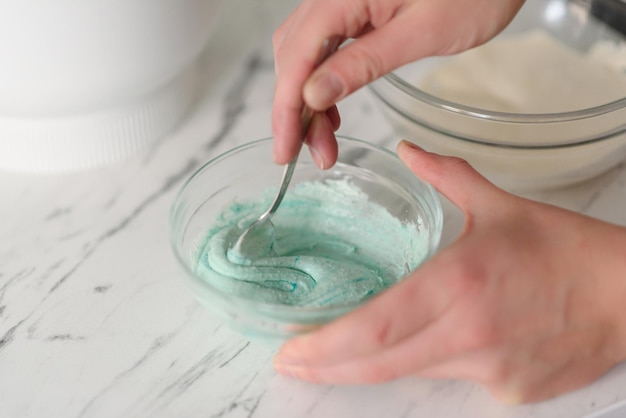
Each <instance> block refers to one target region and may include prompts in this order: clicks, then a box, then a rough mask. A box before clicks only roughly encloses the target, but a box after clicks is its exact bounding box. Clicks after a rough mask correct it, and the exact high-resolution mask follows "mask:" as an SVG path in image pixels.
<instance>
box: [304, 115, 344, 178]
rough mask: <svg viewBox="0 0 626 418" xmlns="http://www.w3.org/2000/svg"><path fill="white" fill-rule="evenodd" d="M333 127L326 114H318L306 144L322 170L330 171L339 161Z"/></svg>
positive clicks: (312, 123)
mask: <svg viewBox="0 0 626 418" xmlns="http://www.w3.org/2000/svg"><path fill="white" fill-rule="evenodd" d="M333 132H334V130H333V125H332V122H331V121H330V119H329V118H328V116H327V115H326V113H316V114H314V115H313V119H312V120H311V126H310V127H309V130H308V132H307V135H306V138H305V141H304V142H305V143H306V144H307V145H308V146H309V152H310V153H311V157H312V158H313V161H314V162H315V165H317V166H318V167H319V168H320V169H321V170H325V169H328V168H330V167H332V166H333V165H334V164H335V161H337V153H338V149H337V140H336V139H335V134H334V133H333Z"/></svg>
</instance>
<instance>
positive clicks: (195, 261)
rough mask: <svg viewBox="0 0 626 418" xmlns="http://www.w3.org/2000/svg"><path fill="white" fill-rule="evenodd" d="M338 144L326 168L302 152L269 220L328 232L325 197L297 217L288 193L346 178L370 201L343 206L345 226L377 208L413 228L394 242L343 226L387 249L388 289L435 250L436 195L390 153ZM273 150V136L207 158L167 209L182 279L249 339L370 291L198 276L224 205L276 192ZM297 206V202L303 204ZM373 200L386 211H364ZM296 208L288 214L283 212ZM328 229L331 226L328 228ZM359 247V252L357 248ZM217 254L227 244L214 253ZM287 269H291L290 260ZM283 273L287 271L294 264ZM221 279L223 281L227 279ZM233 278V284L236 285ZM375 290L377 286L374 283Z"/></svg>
mask: <svg viewBox="0 0 626 418" xmlns="http://www.w3.org/2000/svg"><path fill="white" fill-rule="evenodd" d="M338 141H339V157H338V162H337V164H336V165H335V166H334V167H333V168H332V169H329V170H325V171H321V170H319V169H317V168H316V167H315V165H314V163H313V161H312V159H311V158H310V156H309V153H308V152H302V153H301V155H300V159H299V161H298V164H297V166H296V170H295V172H294V176H293V179H292V182H291V184H290V186H289V190H288V192H287V193H288V194H287V196H286V197H285V200H284V201H283V203H282V204H281V206H280V207H279V208H278V211H277V212H276V213H275V215H274V217H273V218H272V223H273V224H274V225H276V235H277V236H278V231H279V227H281V226H282V225H284V224H286V222H287V221H288V220H289V219H291V221H294V220H295V222H296V223H298V224H306V223H307V222H309V219H314V221H313V223H312V224H311V225H312V226H311V230H312V231H317V230H318V229H319V231H320V233H322V232H323V230H324V228H326V229H327V231H326V233H328V234H330V235H332V234H334V230H333V229H332V228H336V227H337V224H332V222H331V223H330V224H329V225H330V227H328V226H327V225H326V226H325V225H323V223H324V219H325V217H326V216H327V213H325V212H324V210H325V207H329V206H328V203H326V202H324V201H322V202H321V203H320V204H319V207H318V206H315V205H314V204H312V203H311V204H309V203H308V201H306V199H305V203H304V206H307V205H310V207H311V208H313V209H310V212H309V215H302V213H304V212H297V211H296V212H290V208H294V207H297V205H293V202H292V201H290V200H289V199H292V200H293V198H292V197H290V196H291V194H293V193H296V192H297V191H298V190H306V187H305V186H306V185H310V184H324V185H327V184H338V183H340V184H343V183H341V182H349V183H350V184H352V185H354V186H356V187H357V188H358V189H360V191H361V192H363V193H364V194H365V195H366V200H367V205H365V206H363V207H362V208H360V207H359V206H360V205H359V204H355V205H352V206H351V205H350V204H346V208H344V209H346V213H344V214H343V216H344V217H345V223H346V224H352V223H353V222H355V220H357V221H358V220H361V219H363V218H362V217H363V216H365V217H367V216H369V215H368V213H374V216H375V217H377V219H378V218H379V217H380V216H390V217H393V221H394V222H397V223H398V225H400V226H401V228H402V229H403V230H404V229H406V230H407V231H411V235H410V236H409V239H406V240H399V241H400V242H395V241H393V240H390V239H389V238H388V237H386V236H385V234H384V233H380V231H376V230H375V229H376V228H377V226H376V222H372V224H371V225H365V226H363V224H361V226H360V227H357V228H353V230H350V233H349V235H350V236H354V240H357V241H359V242H357V243H356V244H358V245H357V246H360V245H361V244H370V245H371V248H375V250H376V251H377V252H378V251H380V253H381V254H385V256H387V255H388V254H391V255H392V257H390V258H389V260H383V261H384V262H387V261H389V262H390V263H391V268H392V269H393V271H394V272H395V273H394V274H395V276H394V277H392V278H391V280H390V281H389V282H388V283H385V286H384V287H385V288H386V287H388V286H391V285H393V284H394V283H396V282H398V281H400V280H402V278H403V277H405V276H406V275H407V274H408V273H409V272H410V271H412V270H413V269H415V268H416V267H417V266H418V265H420V264H421V263H422V262H424V261H425V260H427V259H428V258H430V257H431V256H432V255H433V254H434V252H435V251H436V249H437V246H438V244H439V240H440V237H441V231H442V222H443V215H442V209H441V205H440V201H439V198H438V195H437V193H436V192H435V191H434V189H433V188H432V187H431V186H430V185H429V184H427V183H425V182H423V181H421V180H420V179H418V178H417V177H416V176H415V175H414V174H413V173H412V172H411V171H410V170H409V169H408V168H407V167H406V166H404V164H403V163H402V162H401V161H400V160H399V158H398V157H397V156H396V155H395V154H393V153H391V152H389V151H387V150H385V149H384V148H381V147H378V146H376V145H372V144H369V143H366V142H363V141H360V140H356V139H350V138H345V137H338ZM271 155H272V139H271V138H267V139H262V140H259V141H255V142H251V143H248V144H245V145H242V146H239V147H237V148H234V149H232V150H230V151H228V152H226V153H224V154H222V155H220V156H218V157H217V158H215V159H213V160H211V161H209V162H208V163H206V164H205V165H204V166H203V167H201V168H200V169H199V170H198V171H197V172H196V173H195V174H193V175H192V176H191V177H190V178H189V179H188V180H187V181H186V182H185V184H184V185H183V186H182V188H181V190H180V191H179V192H178V194H177V196H176V198H175V200H174V202H173V204H172V207H171V211H170V219H169V234H170V242H171V245H172V248H173V252H174V254H175V256H176V259H177V260H178V263H179V264H180V267H181V268H182V271H183V277H184V279H185V281H186V282H187V283H188V284H189V285H190V288H191V290H192V292H193V294H194V295H195V297H196V298H197V299H198V300H199V301H200V302H201V303H202V304H203V305H204V306H206V307H207V308H208V309H209V310H211V311H212V312H213V313H214V314H215V315H217V316H218V317H219V318H221V319H222V320H223V321H224V322H225V323H227V324H228V325H230V326H231V327H232V328H234V329H236V330H238V331H240V332H242V333H243V334H245V335H247V336H253V337H254V336H260V337H266V338H270V339H284V338H288V337H290V336H292V335H295V334H298V333H302V332H305V331H307V330H310V329H312V328H314V327H316V326H319V325H321V324H323V323H325V322H327V321H330V320H332V319H334V318H337V317H338V316H340V315H342V314H344V313H346V312H348V311H350V310H352V309H354V308H355V307H357V306H359V305H361V304H362V303H364V301H365V300H367V298H369V297H371V296H373V294H372V295H369V294H368V296H367V297H366V298H363V299H360V300H351V301H348V302H342V301H338V302H331V303H328V304H322V305H319V304H318V305H316V304H315V303H312V304H310V305H307V304H303V305H296V304H289V303H284V302H283V301H279V300H276V301H273V300H268V299H267V298H265V299H263V298H262V297H261V294H262V293H263V292H265V290H266V289H265V288H264V287H263V286H261V285H259V284H258V283H255V284H249V283H248V282H245V283H244V284H245V286H248V287H247V289H248V291H247V293H241V292H239V291H238V290H237V288H236V287H229V286H231V284H232V283H233V280H235V279H232V278H224V277H221V276H215V277H217V279H215V277H209V278H207V276H204V275H203V274H204V272H205V270H204V268H205V267H204V265H205V263H206V261H207V260H210V258H207V256H206V254H205V251H210V250H211V248H210V247H211V245H213V244H212V243H213V242H214V241H212V240H208V239H207V236H208V235H210V234H211V232H210V231H212V230H213V229H214V226H215V225H218V224H219V223H220V222H221V220H223V219H224V216H225V215H224V214H225V213H228V210H229V209H228V208H230V209H232V208H238V207H245V205H246V204H248V203H249V202H262V201H263V196H265V197H267V196H272V197H273V193H275V190H276V188H277V186H278V184H279V181H280V178H281V175H282V170H283V168H282V167H280V166H277V165H276V164H274V163H273V162H272V158H271ZM303 185H304V186H303ZM299 188H301V189H299ZM348 194H349V193H348ZM346 199H349V197H348V198H346ZM326 200H327V201H330V200H332V199H326ZM337 200H341V202H339V203H341V204H344V203H345V202H344V201H343V198H340V199H337ZM318 203H319V202H318ZM299 204H300V205H301V206H302V202H300V203H299ZM370 204H373V205H375V206H376V207H377V208H379V209H381V210H383V211H384V212H385V213H384V214H382V215H381V213H380V212H375V211H374V212H368V211H371V209H372V208H371V207H370V206H368V205H370ZM263 205H265V206H263ZM267 205H269V203H268V202H267V201H265V202H263V203H259V204H258V205H257V209H258V210H257V211H252V212H250V214H249V216H244V218H242V221H241V223H240V224H239V225H238V227H239V228H245V226H247V225H248V224H249V223H250V222H251V221H252V220H254V219H256V218H257V217H258V216H259V215H260V214H261V212H262V211H263V210H265V209H266V207H267ZM290 205H291V206H290ZM305 209H306V208H305ZM294 214H295V215H296V216H295V217H293V218H288V216H290V215H294ZM385 219H387V218H385ZM390 219H391V218H390ZM281 222H282V223H281ZM333 225H334V226H333ZM329 228H331V229H330V230H328V229H329ZM407 228H408V229H407ZM410 228H415V229H414V230H413V229H410ZM217 229H219V228H217ZM339 229H341V227H340V228H339ZM412 232H415V233H414V234H413V233H412ZM236 236H238V235H236ZM367 241H370V242H369V243H368V242H367ZM277 242H278V241H277ZM363 247H366V246H365V245H363ZM215 248H217V247H215ZM379 249H380V250H379ZM337 251H342V250H341V249H337ZM356 251H357V252H358V251H361V248H359V249H358V250H356ZM223 253H224V251H222V253H220V254H223ZM295 255H296V258H297V257H299V254H295ZM374 256H376V254H374ZM209 257H210V256H209ZM303 257H304V256H303ZM294 263H295V262H294ZM238 268H239V267H238ZM293 268H295V269H296V270H297V267H293ZM381 268H382V267H381ZM288 273H289V274H291V273H292V271H289V272H288ZM281 274H282V273H281ZM346 274H347V273H346ZM222 279H225V280H229V281H228V282H224V281H223V280H222ZM253 279H254V278H253ZM315 279H316V280H317V285H318V286H321V285H323V284H324V280H330V279H334V280H336V283H339V284H341V286H347V287H349V286H353V285H354V284H353V283H357V282H358V280H355V281H354V282H347V281H342V280H344V274H343V273H342V270H341V269H334V270H331V271H330V273H329V272H326V273H324V274H320V275H319V276H316V277H315ZM215 280H218V281H215ZM225 283H226V284H225ZM235 283H236V284H237V285H239V283H240V282H239V281H237V282H235ZM222 284H225V286H222ZM356 285H358V283H357V284H356ZM356 285H355V286H356ZM249 286H253V288H252V289H253V290H252V291H249V290H250V289H251V288H250V287H249ZM255 286H256V287H255ZM382 290H384V289H380V291H382ZM348 291H349V289H348Z"/></svg>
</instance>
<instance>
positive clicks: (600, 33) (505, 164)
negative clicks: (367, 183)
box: [371, 0, 626, 190]
mask: <svg viewBox="0 0 626 418" xmlns="http://www.w3.org/2000/svg"><path fill="white" fill-rule="evenodd" d="M538 29H540V30H544V31H545V32H547V33H548V34H549V36H551V37H553V38H555V39H556V40H557V41H558V42H561V43H563V44H564V45H566V46H567V47H569V48H573V49H574V50H577V51H580V52H581V53H583V54H590V53H591V52H592V50H593V49H594V48H597V47H598V46H599V45H600V44H602V45H600V46H601V47H604V48H603V50H604V52H605V54H604V58H610V59H613V60H615V61H617V62H618V63H619V61H620V59H621V63H622V71H626V40H625V35H624V31H625V29H626V3H624V2H623V1H621V0H601V1H597V0H596V1H590V0H581V1H567V0H527V2H526V4H525V5H524V6H523V7H522V9H521V10H520V12H519V14H518V15H517V16H516V18H515V19H514V20H513V22H512V23H511V24H510V26H509V27H508V28H507V29H506V30H505V31H504V32H503V33H501V34H500V35H498V37H496V38H495V39H494V40H492V41H490V42H495V41H496V40H498V39H503V38H504V37H511V36H515V35H520V34H522V33H524V32H529V31H536V30H538ZM484 47H485V46H480V47H478V48H484ZM607 54H609V55H611V56H607ZM455 58H458V57H455V56H452V57H431V58H426V59H422V60H419V61H416V62H414V63H412V64H409V65H406V66H404V67H402V68H400V69H398V70H397V71H395V72H393V73H390V74H388V75H386V76H384V77H382V78H380V79H379V80H377V81H375V82H374V83H372V84H371V89H372V91H373V92H374V94H375V96H376V97H377V98H378V99H380V102H381V103H382V108H383V110H384V112H385V114H386V116H388V118H389V120H390V121H391V122H392V124H393V125H394V127H395V128H396V129H397V131H398V132H399V133H400V134H401V135H403V136H404V137H406V138H407V139H410V140H411V141H413V142H415V143H417V144H419V145H421V146H423V147H424V148H426V149H428V150H431V151H434V152H438V153H441V154H446V155H456V156H460V157H462V158H465V159H467V160H468V161H469V162H470V163H471V164H472V165H473V166H474V167H476V168H477V169H478V170H479V171H481V172H482V173H483V174H484V175H486V176H487V177H488V178H490V179H491V180H493V181H494V182H495V183H497V184H499V185H500V186H502V187H505V188H509V189H513V190H529V189H530V190H532V189H542V188H552V187H558V186H564V185H568V184H572V183H576V182H580V181H582V180H585V179H588V178H591V177H593V176H596V175H598V174H600V173H603V172H605V171H607V170H608V169H610V168H611V167H614V166H615V165H617V164H619V163H620V162H622V161H623V160H624V158H625V157H626V95H624V94H621V93H618V94H617V97H612V98H610V99H608V100H607V101H606V102H603V103H598V104H597V105H594V106H593V107H589V108H582V109H576V110H571V111H564V112H556V113H542V112H539V111H537V112H533V111H532V110H531V111H529V112H527V113H526V112H522V113H520V112H507V111H500V110H499V109H495V110H494V109H489V110H488V109H485V108H481V106H476V105H468V104H467V103H464V104H462V103H457V102H454V101H450V100H446V99H444V98H442V97H438V96H437V95H436V94H432V92H431V93H430V94H429V93H427V92H426V91H424V90H425V89H424V88H418V87H417V86H418V85H420V82H421V80H422V77H424V76H425V74H427V73H428V72H430V71H434V70H433V69H434V68H436V67H437V66H438V65H442V64H445V63H446V62H449V60H452V59H455ZM530 59H532V58H530ZM594 63H595V62H594ZM535 64H536V63H535ZM531 76H532V75H531ZM624 77H626V74H624ZM458 81H459V82H463V81H462V80H458ZM511 82H512V83H515V82H516V80H511ZM616 87H617V86H616ZM541 94H560V93H559V92H558V91H556V89H555V90H554V91H547V92H546V91H544V92H541Z"/></svg>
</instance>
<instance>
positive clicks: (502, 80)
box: [420, 30, 626, 113]
mask: <svg viewBox="0 0 626 418" xmlns="http://www.w3.org/2000/svg"><path fill="white" fill-rule="evenodd" d="M620 48H621V49H620ZM624 68H626V49H625V48H624V47H623V46H622V47H619V46H617V45H616V44H614V43H610V42H608V41H605V42H603V43H598V44H596V45H595V46H594V47H593V48H592V49H591V50H590V52H589V53H588V54H585V53H581V52H578V51H576V50H574V49H572V48H569V47H567V46H565V45H563V44H562V43H561V42H559V41H557V40H556V39H554V38H553V37H552V36H550V35H549V34H548V33H546V32H545V31H543V30H535V31H531V32H527V33H525V34H523V35H518V36H512V37H508V38H502V39H497V40H494V41H493V42H489V43H487V44H485V45H483V46H481V47H479V48H474V49H471V50H469V51H466V52H464V53H462V54H459V55H458V56H455V57H453V58H452V59H450V60H449V61H447V62H445V63H443V64H442V65H440V66H438V67H437V68H436V69H435V70H434V71H432V72H431V73H429V74H427V75H426V76H425V77H424V78H423V79H422V80H421V82H420V88H422V89H423V90H424V91H426V92H428V93H430V94H433V95H435V96H438V97H442V98H444V99H447V100H450V101H453V102H456V103H460V104H464V105H468V106H473V107H478V108H483V109H488V110H498V111H503V112H510V113H557V112H567V111H572V110H579V109H585V108H589V107H593V106H599V105H602V104H605V103H609V102H612V101H615V100H618V99H621V98H623V97H626V75H624V73H623V72H622V71H623V69H624ZM620 70H622V71H620Z"/></svg>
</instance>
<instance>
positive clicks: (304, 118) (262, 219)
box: [231, 37, 341, 254]
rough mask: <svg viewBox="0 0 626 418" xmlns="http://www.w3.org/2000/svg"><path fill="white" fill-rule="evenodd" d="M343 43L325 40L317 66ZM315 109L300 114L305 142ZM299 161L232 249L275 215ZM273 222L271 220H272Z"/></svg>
mask: <svg viewBox="0 0 626 418" xmlns="http://www.w3.org/2000/svg"><path fill="white" fill-rule="evenodd" d="M340 44H341V39H340V38H338V37H334V38H331V39H327V40H325V41H324V43H323V45H322V52H321V54H320V56H319V58H318V60H317V62H316V63H315V66H318V65H319V64H321V63H322V62H323V61H324V60H326V58H328V57H329V56H330V55H331V54H332V53H333V52H335V51H336V50H337V48H338V47H339V45H340ZM313 114H314V111H313V110H312V109H311V108H310V107H308V106H307V105H306V104H305V105H304V106H303V108H302V113H301V115H300V121H301V125H302V130H301V133H300V138H301V140H302V141H303V142H304V139H305V138H306V133H307V131H308V130H309V126H310V125H311V119H313ZM297 162H298V154H296V155H295V156H294V157H293V158H292V160H291V161H289V163H287V165H286V166H285V169H284V170H283V176H282V179H281V180H280V186H279V188H278V193H276V196H275V197H274V200H273V201H272V204H271V205H270V207H269V208H267V210H266V211H265V212H263V214H261V216H259V218H258V219H257V220H256V221H254V222H252V224H250V226H248V227H247V228H246V229H245V230H244V231H243V233H242V234H241V235H240V236H239V238H238V239H237V241H236V242H235V244H234V245H233V246H232V247H231V250H232V251H235V252H236V254H241V246H242V244H243V242H244V241H245V239H246V237H247V236H248V235H250V233H251V231H253V230H256V229H257V228H259V227H261V226H263V225H264V224H266V223H267V222H270V218H271V217H272V215H274V212H276V210H277V209H278V206H280V203H281V202H282V201H283V197H285V193H286V192H287V187H289V183H290V182H291V177H292V176H293V171H294V170H295V168H296V163H297ZM270 223H271V222H270Z"/></svg>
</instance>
